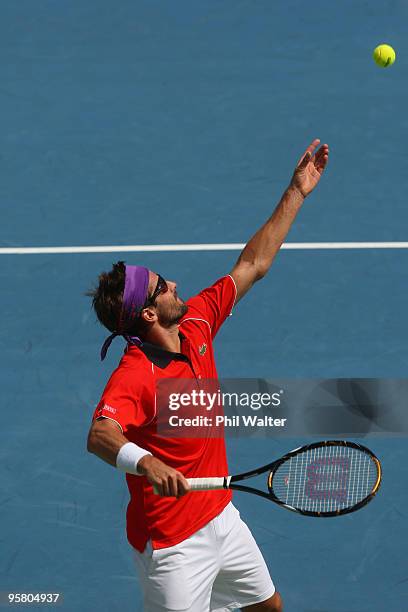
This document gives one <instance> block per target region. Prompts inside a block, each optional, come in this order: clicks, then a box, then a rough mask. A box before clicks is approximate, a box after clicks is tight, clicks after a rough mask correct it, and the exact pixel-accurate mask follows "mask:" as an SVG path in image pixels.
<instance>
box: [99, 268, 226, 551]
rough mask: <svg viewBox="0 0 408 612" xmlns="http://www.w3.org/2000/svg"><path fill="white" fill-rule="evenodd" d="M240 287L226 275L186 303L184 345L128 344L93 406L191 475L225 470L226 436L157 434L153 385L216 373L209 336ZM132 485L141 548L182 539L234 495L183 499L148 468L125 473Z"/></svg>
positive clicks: (135, 542) (135, 536)
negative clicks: (163, 490) (165, 489)
mask: <svg viewBox="0 0 408 612" xmlns="http://www.w3.org/2000/svg"><path fill="white" fill-rule="evenodd" d="M235 298H236V287H235V283H234V281H233V279H232V277H231V276H224V277H222V278H220V279H219V280H217V281H216V282H215V283H214V285H212V286H211V287H208V288H207V289H204V290H203V291H201V293H199V294H198V295H197V296H195V297H192V298H190V299H189V300H188V301H187V302H186V304H187V306H188V312H187V314H186V315H185V316H184V317H183V319H182V320H181V322H180V324H179V328H180V338H181V353H172V352H169V351H166V350H164V349H162V348H160V347H158V346H154V345H152V344H148V343H144V344H143V346H141V347H137V346H133V345H128V347H127V349H126V351H125V354H124V355H123V357H122V359H121V361H120V363H119V366H118V367H117V369H116V370H115V371H114V372H113V374H112V376H111V377H110V379H109V381H108V384H107V385H106V387H105V390H104V392H103V394H102V397H101V400H100V402H99V404H98V406H97V408H96V410H95V412H94V415H93V419H97V418H99V417H106V418H109V419H112V420H114V421H116V423H118V425H119V426H120V427H121V429H122V431H123V434H124V435H125V436H126V438H127V439H128V440H129V441H130V442H134V443H135V444H137V445H138V446H141V447H142V448H145V449H146V450H148V451H149V452H151V453H152V455H154V456H155V457H157V458H158V459H160V460H161V461H163V462H164V463H166V464H167V465H169V466H171V467H173V468H175V469H177V470H179V471H180V472H181V473H182V474H183V475H184V476H185V477H186V478H193V477H200V476H225V475H226V474H228V466H227V458H226V452H225V442H224V439H223V438H220V437H211V436H209V437H208V438H169V437H164V436H161V435H159V434H158V432H157V415H156V385H157V382H158V381H159V380H160V379H162V378H184V379H185V378H196V379H201V378H203V379H217V378H218V375H217V371H216V367H215V360H214V353H213V347H212V341H213V339H214V337H215V335H216V334H217V332H218V330H219V328H220V327H221V325H222V323H223V322H224V321H225V319H226V318H227V316H228V315H229V314H231V310H232V307H233V305H234V302H235ZM126 480H127V484H128V488H129V493H130V502H129V505H128V509H127V515H126V519H127V520H126V523H127V537H128V540H129V542H130V544H131V545H132V546H133V547H134V548H136V549H137V550H139V551H140V552H143V550H144V549H145V546H146V542H147V541H148V540H149V539H151V541H152V546H153V548H165V547H167V546H173V545H175V544H178V543H179V542H181V541H182V540H184V539H186V538H188V537H189V536H191V535H192V534H193V533H195V532H196V531H198V530H199V529H201V528H202V527H204V525H206V524H207V523H208V522H209V521H211V520H212V519H213V518H214V517H215V516H217V515H218V514H220V512H222V510H223V509H224V508H225V506H226V505H227V504H228V503H229V501H230V500H231V497H232V494H231V491H223V490H220V491H202V492H201V491H200V492H194V493H190V494H187V495H185V496H183V497H182V498H180V499H176V498H174V497H160V496H158V495H155V494H154V493H153V489H152V485H151V484H150V483H149V482H148V480H147V478H146V477H145V476H137V475H133V474H126Z"/></svg>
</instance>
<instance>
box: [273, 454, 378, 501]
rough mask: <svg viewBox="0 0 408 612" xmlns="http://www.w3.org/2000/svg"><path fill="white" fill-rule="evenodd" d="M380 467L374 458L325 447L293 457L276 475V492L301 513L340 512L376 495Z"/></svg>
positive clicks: (278, 469) (280, 467)
mask: <svg viewBox="0 0 408 612" xmlns="http://www.w3.org/2000/svg"><path fill="white" fill-rule="evenodd" d="M377 481H378V468H377V464H376V463H375V461H374V460H373V459H372V457H371V456H370V455H368V454H367V453H365V452H364V451H362V450H359V449H357V448H353V447H347V446H334V445H330V446H322V447H317V448H313V449H308V450H306V451H304V452H302V453H298V454H297V455H295V456H293V457H290V458H289V459H288V460H286V461H285V462H284V463H283V464H281V465H280V466H279V467H278V468H277V470H276V472H275V474H274V475H273V481H272V482H273V485H272V486H273V493H274V494H275V495H276V497H278V499H279V500H280V501H283V502H284V503H285V504H287V505H289V506H292V507H294V508H297V509H299V510H305V511H311V512H336V511H337V510H344V509H345V508H349V507H352V506H354V505H356V504H358V503H359V502H360V501H362V500H364V499H365V498H366V497H367V496H369V495H370V493H372V491H373V489H374V487H375V485H376V483H377Z"/></svg>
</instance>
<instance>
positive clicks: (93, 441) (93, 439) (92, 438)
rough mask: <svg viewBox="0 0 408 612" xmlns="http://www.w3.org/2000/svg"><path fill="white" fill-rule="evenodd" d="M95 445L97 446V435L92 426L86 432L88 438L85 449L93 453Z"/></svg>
mask: <svg viewBox="0 0 408 612" xmlns="http://www.w3.org/2000/svg"><path fill="white" fill-rule="evenodd" d="M96 446H97V436H96V433H95V430H94V428H93V426H92V427H91V429H90V430H89V433H88V438H87V441H86V450H87V451H88V453H93V454H95V450H96Z"/></svg>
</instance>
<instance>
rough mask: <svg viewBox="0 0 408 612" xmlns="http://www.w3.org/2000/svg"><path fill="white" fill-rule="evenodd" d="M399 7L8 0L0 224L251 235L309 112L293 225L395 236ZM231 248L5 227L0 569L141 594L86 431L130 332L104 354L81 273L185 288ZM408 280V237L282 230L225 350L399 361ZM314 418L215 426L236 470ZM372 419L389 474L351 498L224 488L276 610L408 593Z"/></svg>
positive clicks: (44, 584) (273, 372)
mask: <svg viewBox="0 0 408 612" xmlns="http://www.w3.org/2000/svg"><path fill="white" fill-rule="evenodd" d="M407 19H408V5H407V3H406V2H405V1H404V0H384V1H382V2H380V1H379V0H374V1H370V2H369V1H366V0H357V1H355V0H354V1H351V0H342V1H341V2H340V1H337V2H323V0H315V1H314V2H311V3H303V2H300V1H294V0H286V1H285V2H283V1H280V0H276V1H271V0H252V1H249V0H247V1H244V0H241V1H239V0H236V1H232V0H228V1H225V0H219V1H216V0H211V1H209V0H202V1H200V2H197V1H195V2H194V1H193V2H191V1H186V0H177V1H175V2H166V1H164V0H151V1H147V0H139V1H136V2H132V1H130V0H121V1H120V2H117V3H113V2H111V1H108V0H98V1H96V0H94V1H91V0H81V1H79V0H70V1H68V0H59V1H58V2H56V1H55V0H37V1H36V2H33V1H32V0H20V1H19V2H13V1H11V0H3V1H2V3H1V19H0V48H1V68H0V70H1V77H2V78H1V83H0V104H1V126H2V127H1V141H2V147H1V180H0V194H1V197H0V202H1V207H2V213H3V214H2V223H1V225H0V246H1V247H2V248H3V249H4V248H11V247H47V246H50V247H61V246H83V245H87V246H95V245H96V246H97V245H102V246H103V245H146V244H154V245H162V244H172V245H180V244H188V243H200V244H203V243H211V244H212V243H242V242H245V241H246V240H248V239H249V238H250V236H251V235H252V234H253V233H254V232H255V230H256V229H257V228H258V227H259V226H260V225H261V224H262V223H263V222H264V221H265V220H266V219H267V217H268V216H269V215H270V213H271V212H272V210H273V208H274V206H275V204H276V203H277V201H278V200H279V198H280V195H281V193H282V191H283V190H284V189H285V187H286V186H287V184H288V182H289V180H290V177H291V175H292V172H293V169H294V166H295V164H296V162H297V160H298V158H299V156H300V155H301V154H302V153H303V151H304V149H305V148H306V146H307V145H308V144H309V142H310V141H311V140H312V139H313V138H315V137H318V138H320V139H321V140H322V142H327V143H328V144H329V146H330V162H329V166H328V168H327V170H326V173H325V175H324V177H323V178H322V180H321V183H320V185H319V186H318V188H317V189H316V191H315V192H314V193H313V194H312V195H311V196H310V198H309V199H307V200H306V201H305V204H304V207H303V210H302V211H301V213H300V215H299V217H298V219H297V220H296V222H295V225H294V227H293V229H292V231H291V233H290V235H289V237H288V242H295V243H296V242H302V243H313V242H325V243H332V242H353V241H359V242H395V241H406V240H407V227H408V212H407V210H408V209H407V192H408V182H407V176H408V167H407V158H408V156H407V149H406V143H407V131H408V115H407V112H406V109H407V105H408V95H407V94H408V88H407V73H408V41H407V36H406V23H407ZM382 42H386V43H389V44H392V45H393V47H394V48H395V49H396V51H397V61H396V63H395V65H394V66H392V67H390V68H387V69H386V70H384V69H380V68H378V67H377V66H376V65H375V64H374V62H373V60H372V58H371V53H372V50H373V49H374V47H375V46H376V45H377V44H379V43H382ZM237 256H238V251H235V252H234V251H216V250H210V251H194V252H178V251H175V252H166V251H164V252H153V253H143V252H142V253H120V252H117V253H109V252H102V253H70V252H68V253H66V254H60V253H49V254H38V253H37V254H22V255H19V254H6V253H5V252H1V255H0V275H1V287H2V299H1V313H2V314H1V320H2V326H1V332H0V334H1V335H0V339H1V351H0V360H1V361H0V364H1V388H2V402H1V403H2V445H1V461H0V470H1V477H2V480H1V482H2V487H1V493H0V506H1V517H2V518H1V558H0V591H2V592H3V593H5V592H9V591H15V592H20V593H21V592H26V593H27V592H50V591H51V592H58V593H61V594H62V595H63V601H62V604H61V606H60V607H61V609H64V610H67V611H69V612H89V611H93V610H98V611H100V612H114V611H119V610H120V611H127V610H129V611H131V610H134V611H138V610H141V597H140V592H139V588H138V584H137V581H136V578H135V575H134V570H133V565H132V560H131V557H130V554H129V548H128V545H127V542H126V536H125V509H126V505H127V500H128V494H127V488H126V485H125V482H124V478H123V476H122V475H121V474H120V473H118V472H117V471H115V470H114V469H113V468H111V467H110V466H108V465H106V464H104V463H103V462H102V461H100V460H98V459H97V458H96V457H95V456H93V455H90V454H88V453H87V451H86V437H87V432H88V428H89V424H90V419H91V415H92V412H93V409H94V406H95V404H96V403H97V402H98V400H99V396H100V394H101V392H102V390H103V387H104V385H105V382H106V380H107V377H108V376H109V374H110V372H111V371H112V370H113V369H114V367H115V365H116V363H117V361H118V359H119V357H120V354H121V351H122V350H123V343H122V341H121V340H116V341H115V343H114V345H113V346H112V349H111V351H110V352H109V356H108V358H107V359H106V361H105V362H104V363H103V364H101V363H100V361H99V349H100V345H101V343H102V342H103V339H104V338H105V335H106V334H105V332H104V330H103V328H102V327H100V326H99V324H98V323H97V322H96V319H95V316H94V314H93V313H92V311H91V308H90V302H89V298H87V297H85V295H84V293H85V291H86V290H87V289H89V288H90V287H91V286H92V285H93V284H94V282H95V280H96V278H97V276H98V274H99V273H100V272H101V271H102V270H106V269H110V267H111V264H112V262H114V261H117V260H119V259H124V260H126V262H127V263H133V264H137V263H139V264H143V265H146V266H148V267H150V268H151V269H153V270H157V271H158V272H160V273H161V274H162V275H163V276H165V277H167V278H169V279H174V280H176V281H177V282H178V291H179V294H180V295H181V296H182V297H184V298H187V297H188V296H190V295H193V294H194V293H195V292H197V291H198V290H199V289H201V288H203V287H204V286H206V285H207V284H209V283H211V282H212V281H214V280H215V279H216V278H218V277H219V276H221V275H223V274H225V273H227V272H229V271H230V270H231V268H232V266H233V264H234V262H235V260H236V258H237ZM407 286H408V250H407V249H393V248H385V249H379V248H368V249H358V250H357V249H351V250H345V249H334V250H328V249H322V250H317V249H308V250H283V251H282V252H281V253H280V254H279V256H278V257H277V259H276V261H275V262H274V265H273V267H272V269H271V270H270V273H269V275H268V276H267V277H266V278H265V279H264V280H263V281H261V282H260V283H259V284H258V285H257V286H256V287H255V288H254V289H253V290H252V292H250V294H249V295H248V296H246V298H245V299H244V300H243V301H242V302H241V303H240V304H239V305H238V307H237V309H236V311H235V313H234V315H233V316H232V317H231V318H230V319H229V320H228V321H227V322H226V324H225V325H224V328H223V329H222V330H221V332H220V334H219V336H218V338H217V340H216V354H217V364H218V371H219V374H220V376H222V377H256V378H261V377H266V378H271V379H273V378H278V377H284V378H295V377H297V378H302V377H303V378H305V377H309V378H314V377H315V378H335V377H366V378H371V377H373V378H375V377H379V378H381V377H389V378H404V377H406V369H407V364H408V358H407V347H408V327H407V324H406V316H404V314H405V313H406V312H407V310H408V292H407ZM308 441H310V440H308V439H296V440H288V439H275V440H272V441H271V440H266V439H265V440H257V441H256V444H254V441H253V440H252V441H251V440H242V439H240V440H229V441H228V449H229V460H230V468H231V471H232V472H237V471H242V470H246V469H251V468H253V467H256V466H257V465H259V464H263V463H266V462H268V461H269V460H272V459H274V458H277V457H279V456H280V455H281V454H282V453H284V452H285V451H288V450H290V449H291V448H294V447H295V446H298V445H300V444H305V443H307V442H308ZM365 443H366V444H367V445H368V446H370V447H371V448H372V449H373V451H374V452H375V453H376V454H377V455H378V456H379V457H380V458H381V460H382V462H383V467H384V480H383V485H382V488H381V490H380V493H379V494H378V496H377V498H376V499H375V500H374V501H373V502H372V503H371V504H369V505H368V506H367V507H366V508H364V509H363V510H361V512H357V513H355V514H351V515H348V516H345V517H340V518H338V519H333V520H330V519H325V520H324V519H321V520H318V519H310V518H307V517H301V516H299V515H296V514H292V513H290V512H287V511H285V510H282V509H280V508H278V507H277V506H275V505H274V504H270V503H268V502H267V501H265V500H262V499H258V498H253V497H252V496H248V495H245V494H236V495H235V503H236V505H237V506H238V508H239V510H240V511H241V514H242V516H243V517H244V518H245V520H246V521H247V522H248V524H249V526H250V527H251V529H252V531H253V533H254V535H255V537H256V539H257V541H258V543H259V545H260V546H261V548H262V551H263V553H264V556H265V558H266V560H267V562H268V565H269V567H270V571H271V575H272V577H273V578H274V581H275V583H276V585H277V587H278V589H279V591H280V592H281V593H282V596H283V599H284V602H285V611H286V612H340V611H342V612H343V611H345V612H363V611H364V612H368V611H370V612H380V611H383V610H388V611H393V612H394V611H395V612H397V611H398V612H399V611H402V610H406V609H407V603H406V602H407V596H408V568H407V563H406V542H407V538H408V529H407V516H406V515H407V510H406V508H407V502H408V493H407V491H406V483H407V482H408V478H407V477H408V467H407V465H408V462H407V459H408V451H407V442H406V439H405V438H404V437H403V436H400V437H398V436H396V437H393V438H386V437H383V438H381V437H376V438H370V439H367V440H366V441H365ZM13 607H14V608H15V609H21V610H23V609H26V608H27V607H26V606H17V605H15V606H13ZM30 608H31V609H42V608H41V607H39V606H35V605H31V606H30ZM10 609H11V607H10Z"/></svg>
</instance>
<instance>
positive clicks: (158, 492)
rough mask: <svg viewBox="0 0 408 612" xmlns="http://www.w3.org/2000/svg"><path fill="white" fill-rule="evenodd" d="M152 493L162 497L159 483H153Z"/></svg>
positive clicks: (161, 486) (161, 487)
mask: <svg viewBox="0 0 408 612" xmlns="http://www.w3.org/2000/svg"><path fill="white" fill-rule="evenodd" d="M153 491H154V492H155V493H156V495H162V496H163V495H164V493H163V485H162V484H161V483H156V482H155V483H154V484H153Z"/></svg>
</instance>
